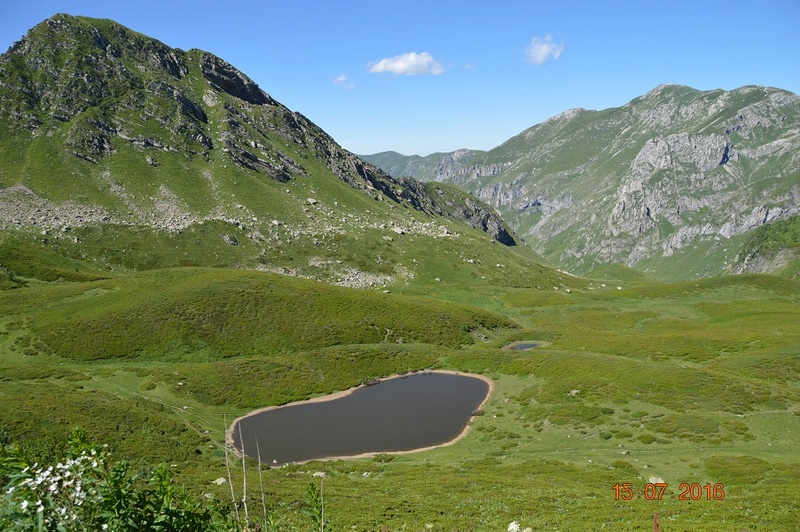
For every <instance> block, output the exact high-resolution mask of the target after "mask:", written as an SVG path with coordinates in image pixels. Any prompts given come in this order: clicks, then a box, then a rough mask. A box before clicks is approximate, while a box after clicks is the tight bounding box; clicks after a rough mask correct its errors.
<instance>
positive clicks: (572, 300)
mask: <svg viewBox="0 0 800 532" xmlns="http://www.w3.org/2000/svg"><path fill="white" fill-rule="evenodd" d="M67 30H69V31H67ZM64 32H66V33H64ZM60 35H61V36H62V37H59V36H60ZM63 35H66V37H63ZM60 38H61V39H63V40H59V39H60ZM37 43H38V44H37ZM77 51H82V53H84V52H85V53H88V56H83V55H80V54H78V53H77ZM11 52H12V53H9V54H5V55H4V56H3V57H2V59H1V60H0V80H2V84H1V85H0V108H2V110H3V112H2V114H0V121H2V124H0V126H2V127H0V134H1V135H2V139H0V140H2V142H0V163H2V164H0V172H2V173H1V174H0V179H1V180H2V181H0V184H1V186H2V187H3V188H2V189H0V222H2V230H1V231H0V429H3V430H5V431H7V434H10V435H11V437H12V438H13V440H14V441H15V442H19V443H21V444H23V445H25V446H27V447H28V448H33V449H34V451H35V454H36V456H41V457H45V458H46V459H49V458H52V453H53V449H57V443H54V439H58V438H61V437H63V436H64V435H66V434H67V433H68V432H69V430H70V429H71V428H72V427H74V426H81V427H83V428H84V429H86V431H87V432H88V434H89V436H90V437H91V438H92V439H94V440H96V441H98V442H100V443H105V444H108V445H109V447H110V449H111V450H112V452H113V453H114V455H115V456H116V457H117V458H119V459H127V460H130V461H132V462H133V463H134V469H135V470H138V469H147V468H150V467H152V466H153V465H154V464H156V463H159V462H163V463H166V464H168V465H169V469H170V470H171V471H173V472H174V473H175V475H176V477H177V480H178V482H180V483H181V484H182V485H183V486H186V488H187V489H188V490H189V491H190V492H192V493H194V494H196V495H197V497H198V498H201V497H202V499H201V500H203V501H204V503H203V504H208V502H206V499H207V498H211V499H213V500H214V501H220V502H222V503H225V502H226V501H227V503H228V504H230V502H231V486H230V485H225V484H224V483H223V484H222V485H220V484H218V483H216V482H215V481H216V480H217V479H219V478H221V477H222V478H227V476H228V473H227V467H226V466H227V465H229V464H230V462H227V461H226V452H225V447H224V445H225V440H224V431H225V429H226V428H227V427H228V425H229V424H230V422H231V421H232V420H233V419H235V418H236V417H238V416H241V415H243V414H245V413H247V412H248V411H251V410H253V409H256V408H260V407H264V406H269V405H277V404H284V403H286V402H290V401H296V400H303V399H307V398H310V397H315V396H319V395H322V394H328V393H331V392H335V391H340V390H344V389H347V388H350V387H351V386H355V385H358V384H359V383H363V382H365V381H369V380H372V379H375V378H382V377H386V376H389V375H394V374H398V373H405V372H408V371H413V370H419V369H429V368H440V369H448V370H455V371H464V372H475V373H480V374H483V375H485V376H487V377H489V378H491V379H492V380H493V381H494V383H495V389H494V392H493V394H492V395H491V397H490V398H489V401H488V402H487V404H486V405H485V407H484V408H483V415H478V416H475V417H474V418H473V419H472V421H471V422H470V423H471V430H470V432H469V434H468V435H467V436H466V438H464V439H463V440H461V441H460V442H458V443H457V444H455V445H452V446H449V447H443V448H439V449H435V450H429V451H424V452H421V453H416V454H408V455H400V456H385V455H383V456H377V457H374V458H363V459H354V460H335V461H328V462H312V463H309V464H303V465H291V466H287V467H285V468H280V469H265V470H264V471H263V472H259V471H258V464H257V463H253V462H252V461H245V462H243V463H242V464H239V463H238V461H237V463H236V465H235V467H234V471H233V472H232V480H233V488H234V490H235V491H236V494H237V495H236V497H237V498H238V497H241V496H242V495H243V493H242V492H243V489H242V488H243V485H244V482H243V480H244V479H245V478H246V480H247V482H246V485H247V486H248V487H249V490H248V491H247V499H248V505H249V507H250V509H251V517H253V516H254V515H255V514H257V513H260V509H261V507H260V505H261V501H262V499H261V490H260V489H259V488H260V486H261V485H262V484H261V483H262V481H263V487H264V488H263V492H264V497H265V500H266V501H267V502H266V504H267V506H268V508H269V510H270V511H271V512H272V513H273V515H274V516H275V517H277V518H278V519H281V523H280V524H281V526H282V527H283V529H289V530H304V529H306V528H305V527H306V525H307V521H305V518H304V516H303V515H302V511H303V509H305V508H306V503H305V502H304V501H303V492H304V490H305V489H306V487H307V486H308V484H309V482H315V483H319V482H320V480H319V479H318V477H317V476H314V475H315V473H316V472H325V474H326V476H325V480H324V496H325V499H324V500H325V515H326V522H327V523H328V526H330V527H331V528H334V527H335V528H337V529H338V528H341V529H349V528H354V529H359V530H381V529H383V528H384V527H385V528H386V529H389V530H403V529H406V530H428V529H432V530H481V531H482V530H504V529H507V528H508V526H509V523H511V522H512V521H517V522H518V523H520V525H521V527H522V528H525V527H530V528H531V529H561V530H586V529H591V530H595V529H602V528H604V527H606V528H611V529H614V530H641V529H649V528H651V526H652V520H653V514H654V512H658V513H659V514H660V516H661V522H662V523H663V524H669V526H671V527H677V528H681V529H687V530H712V531H713V530H730V529H731V528H735V529H742V528H747V529H770V530H788V529H791V527H793V526H794V524H795V521H796V514H797V510H798V509H797V500H796V497H794V487H795V486H796V485H797V482H798V480H800V463H798V458H797V452H796V438H795V435H796V434H797V432H798V431H800V415H798V411H799V410H798V405H800V394H798V389H797V382H799V381H800V357H799V355H798V354H799V353H800V335H798V330H797V326H796V324H797V323H798V320H800V310H799V309H800V304H799V303H800V288H799V287H798V284H797V282H796V281H794V280H790V279H782V278H778V277H771V276H764V275H739V276H732V277H717V278H709V279H703V280H699V281H691V282H683V283H674V284H664V283H658V282H654V281H652V280H650V279H649V278H648V277H647V276H644V275H641V274H640V273H637V272H636V271H634V270H631V269H630V268H629V267H628V266H620V265H616V266H608V267H603V268H599V269H598V270H595V272H594V273H593V275H594V276H596V278H594V279H586V278H579V277H575V276H571V275H568V274H566V273H563V272H560V271H558V270H555V269H552V268H550V267H548V266H546V265H544V264H542V262H541V261H540V260H538V258H537V256H536V255H535V254H534V253H533V252H531V251H530V250H529V249H528V248H527V247H526V246H506V245H503V244H501V243H500V240H499V239H498V238H497V237H499V236H500V235H501V234H500V232H499V229H500V226H498V225H497V220H496V219H495V218H492V217H491V216H490V215H488V214H487V213H486V212H485V211H483V210H482V208H481V206H480V204H479V203H477V202H475V200H474V199H472V198H470V197H468V196H466V195H464V194H459V193H458V192H457V191H455V190H454V187H453V186H452V185H442V184H435V183H426V184H422V183H419V182H416V181H406V180H391V179H389V178H388V177H387V176H384V175H383V174H381V173H380V172H378V171H377V170H374V169H373V168H372V167H371V166H369V165H367V164H365V163H360V162H359V161H358V159H356V158H354V157H352V156H351V155H349V154H347V153H346V152H344V151H343V150H341V149H340V148H338V147H337V146H336V145H335V143H333V142H332V141H331V140H330V139H329V138H328V137H327V136H326V135H324V134H322V132H319V131H318V129H315V126H313V124H311V123H310V122H308V121H307V120H306V119H304V118H303V117H302V116H301V115H299V114H297V113H292V112H290V111H288V110H287V109H285V108H284V107H282V106H280V105H279V104H277V102H273V101H272V100H271V99H270V98H269V97H268V96H267V95H266V94H265V93H263V92H261V91H260V90H256V89H255V88H254V85H253V84H252V82H251V81H250V80H249V79H248V78H246V76H244V75H243V74H241V73H239V72H238V71H236V70H235V69H233V67H230V66H229V65H227V64H226V63H224V62H222V60H220V59H218V58H214V57H213V56H210V54H205V53H204V52H200V51H188V52H182V51H179V50H174V49H170V48H168V47H166V46H165V45H163V44H161V43H157V42H155V41H152V40H149V39H147V38H146V37H144V36H141V35H138V34H136V33H134V32H131V31H130V30H127V29H125V28H122V27H121V26H119V25H117V24H115V23H113V22H111V21H95V20H91V19H82V18H75V17H66V16H58V17H54V18H53V19H51V20H50V21H47V22H45V23H43V24H42V25H40V26H37V27H36V28H34V30H32V32H31V33H30V34H29V36H28V37H27V38H26V40H25V41H24V42H22V43H19V44H17V45H15V46H14V47H12V51H11ZM29 52H30V53H29ZM37 57H38V58H39V59H37ZM87 57H88V58H91V59H87ZM91 64H95V65H99V66H96V67H90V65H91ZM23 73H24V75H23ZM70 73H73V74H72V75H71V74H70ZM15 76H16V77H15ZM45 80H46V81H45ZM69 94H82V95H83V96H82V97H81V98H69V97H68V95H69ZM578 115H580V113H578ZM203 117H205V119H204V118H203ZM564 118H566V117H564ZM578 118H580V117H579V116H577V117H576V119H578ZM580 119H581V120H584V121H586V120H588V118H587V117H583V118H580ZM589 122H591V121H589ZM589 122H585V123H584V125H585V124H586V123H589ZM562 125H563V124H562ZM548 127H553V128H554V130H553V131H551V134H552V135H555V134H556V132H555V130H556V129H558V127H561V126H558V127H557V124H555V123H554V124H550V125H549V126H548ZM575 127H577V125H576V126H575ZM581 127H583V126H581ZM574 148H576V149H577V148H578V146H575V147H574ZM504 149H508V150H512V151H513V149H516V148H514V146H513V145H510V146H506V148H504ZM520 149H522V148H520ZM476 156H477V155H476ZM486 156H487V157H488V154H487V155H486ZM487 164H488V165H489V166H485V167H481V168H483V169H484V170H487V171H488V169H491V168H494V169H495V170H496V169H498V168H500V166H502V165H503V164H505V163H504V162H503V161H502V160H497V161H489V162H488V163H487ZM553 164H554V165H555V164H556V163H555V162H554V163H553ZM492 165H500V166H492ZM476 168H477V167H476ZM495 175H496V176H499V175H500V174H497V173H496V174H495ZM454 215H458V217H459V219H456V218H454ZM464 219H466V220H467V221H468V223H467V224H465V223H464V222H463V220H464ZM767 228H770V229H769V230H768V229H767ZM772 230H775V231H777V232H768V231H772ZM493 231H494V232H496V234H494V235H491V234H490V233H491V232H493ZM795 233H796V231H795V227H794V225H793V222H792V219H789V221H787V222H780V223H779V224H773V225H766V226H763V228H762V229H760V230H759V231H757V232H754V233H752V234H753V235H759V236H757V237H756V236H753V238H752V240H749V241H747V242H745V248H744V249H747V250H751V251H752V253H749V254H748V256H769V254H770V253H771V250H773V249H775V248H776V247H777V248H781V249H783V248H785V247H788V246H791V245H792V243H794V242H796V238H795ZM745 236H746V235H739V238H744V237H745ZM743 260H744V259H743ZM259 270H261V271H259ZM277 273H285V274H291V276H290V275H277ZM323 281H325V282H323ZM336 284H339V285H343V286H334V285H336ZM353 286H359V287H362V288H377V287H380V289H355V288H351V287H353ZM386 292H390V293H386ZM521 341H531V342H535V343H537V344H538V347H536V348H535V349H531V350H528V351H519V350H513V349H508V348H507V347H508V346H509V345H511V344H514V343H517V342H521ZM0 435H3V437H5V436H6V433H0ZM242 465H244V466H246V472H245V471H244V470H243V469H242ZM659 480H663V481H664V482H665V483H667V484H668V489H667V490H666V491H665V493H664V497H663V499H662V500H658V501H656V500H647V499H646V498H645V497H639V498H636V497H634V498H633V499H632V500H629V501H626V500H619V499H617V498H615V491H614V488H613V487H614V485H624V484H625V483H630V484H631V486H632V488H634V489H635V490H636V493H637V494H642V495H644V494H645V492H644V489H645V487H644V486H645V484H647V483H648V482H657V481H659ZM682 484H687V485H688V486H692V485H694V484H697V485H698V486H700V487H701V488H700V489H701V498H700V500H681V498H680V495H681V493H682V492H685V491H686V490H685V489H684V488H681V485H682ZM707 485H708V486H711V490H710V491H709V493H710V496H709V497H706V491H704V489H705V488H704V486H707ZM717 485H719V486H721V487H722V488H721V489H722V491H720V490H719V489H718V488H716V486H717ZM3 493H6V492H5V491H3ZM690 499H691V497H690ZM5 508H6V507H5V506H2V505H0V511H5ZM254 509H255V510H254Z"/></svg>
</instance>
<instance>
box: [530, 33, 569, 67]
mask: <svg viewBox="0 0 800 532" xmlns="http://www.w3.org/2000/svg"><path fill="white" fill-rule="evenodd" d="M563 51H564V45H563V44H558V43H554V42H553V35H552V34H550V33H548V34H547V35H545V36H544V37H534V38H533V39H531V43H530V44H529V45H528V47H527V48H526V49H525V59H526V61H528V63H533V64H534V65H543V64H545V63H546V62H548V61H549V60H551V59H552V60H553V61H555V60H556V59H558V58H559V57H561V52H563Z"/></svg>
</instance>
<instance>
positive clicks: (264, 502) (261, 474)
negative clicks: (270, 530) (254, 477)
mask: <svg viewBox="0 0 800 532" xmlns="http://www.w3.org/2000/svg"><path fill="white" fill-rule="evenodd" d="M256 456H258V483H259V487H260V488H261V508H262V509H263V510H264V524H265V525H268V524H269V519H268V518H267V500H266V496H265V495H264V472H263V471H262V470H261V448H260V447H259V446H258V436H256Z"/></svg>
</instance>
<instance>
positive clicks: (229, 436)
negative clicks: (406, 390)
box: [225, 369, 495, 467]
mask: <svg viewBox="0 0 800 532" xmlns="http://www.w3.org/2000/svg"><path fill="white" fill-rule="evenodd" d="M431 373H442V374H448V375H458V376H461V377H472V378H475V379H480V380H482V381H483V382H485V383H486V384H487V385H488V387H489V389H488V390H487V391H486V397H484V399H483V401H481V403H480V404H479V405H478V408H477V409H476V411H479V410H481V409H482V408H483V406H484V405H485V404H486V402H487V401H488V400H489V397H491V395H492V392H494V388H495V384H494V381H493V380H492V379H490V378H488V377H485V376H484V375H478V374H476V373H465V372H461V371H452V370H439V369H437V370H420V371H412V372H409V373H403V374H397V375H391V376H389V377H384V378H382V379H380V380H379V381H378V382H377V383H375V384H360V385H358V386H353V387H352V388H348V389H347V390H342V391H340V392H336V393H333V394H329V395H321V396H319V397H313V398H311V399H303V400H301V401H294V402H291V403H286V404H283V405H278V406H266V407H263V408H259V409H257V410H253V411H251V412H248V413H247V414H245V415H243V416H239V417H237V418H236V419H234V420H233V422H231V424H230V426H229V427H228V428H227V429H226V431H225V445H226V446H228V447H230V448H231V449H232V450H233V453H234V454H235V455H236V456H237V457H239V458H241V457H242V454H243V453H242V451H240V450H239V449H238V448H237V447H236V444H235V443H234V441H233V433H234V430H235V428H236V425H237V424H238V423H239V422H240V421H242V420H243V419H245V418H248V417H250V416H254V415H257V414H261V413H263V412H269V411H271V410H277V409H279V408H288V407H290V406H296V405H301V404H312V403H324V402H328V401H335V400H336V399H341V398H342V397H346V396H348V395H350V394H352V393H353V392H355V391H356V390H359V389H362V388H366V387H368V386H375V385H377V384H380V383H381V382H385V381H389V380H393V379H403V378H407V377H411V376H414V375H428V374H431ZM472 417H474V416H472ZM470 427H471V425H470V423H469V422H468V423H467V424H466V425H465V426H464V430H462V431H461V433H459V434H458V436H456V437H455V438H454V439H452V440H449V441H446V442H443V443H439V444H436V445H430V446H427V447H420V448H417V449H409V450H404V451H375V452H367V453H361V454H355V455H347V456H328V457H323V458H312V459H310V460H303V461H297V462H291V463H293V464H304V463H307V462H313V461H320V462H323V461H331V460H346V459H352V458H369V457H371V456H376V455H379V454H388V455H399V454H410V453H419V452H422V451H429V450H432V449H437V448H439V447H447V446H449V445H453V444H455V443H457V442H459V441H461V440H462V439H464V438H465V437H466V436H467V434H468V433H469V430H470ZM261 463H262V464H264V463H266V462H261ZM267 465H268V466H270V467H275V466H273V465H272V464H267ZM282 465H288V464H282ZM278 467H280V466H278Z"/></svg>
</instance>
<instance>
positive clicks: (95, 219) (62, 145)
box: [0, 14, 534, 286]
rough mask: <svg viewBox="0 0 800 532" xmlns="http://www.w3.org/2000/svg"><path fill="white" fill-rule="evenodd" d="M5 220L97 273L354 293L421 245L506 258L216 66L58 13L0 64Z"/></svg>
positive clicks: (493, 235) (483, 214)
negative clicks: (174, 274)
mask: <svg viewBox="0 0 800 532" xmlns="http://www.w3.org/2000/svg"><path fill="white" fill-rule="evenodd" d="M0 207H2V208H0V230H3V231H6V232H7V233H8V234H12V233H13V235H15V238H22V237H23V236H24V237H25V238H28V240H31V238H34V239H36V240H37V242H38V243H39V244H42V243H44V244H46V245H47V246H49V247H50V249H51V251H54V252H57V253H60V254H61V255H65V256H68V257H71V258H72V259H76V260H84V261H89V262H91V263H95V264H97V265H99V266H100V267H103V268H111V269H119V268H122V269H149V268H156V267H164V266H186V265H189V266H191V265H195V266H233V267H242V268H260V269H267V270H273V271H279V272H282V273H289V274H293V275H298V276H304V277H311V278H316V279H320V280H325V281H328V282H333V283H341V284H345V285H348V286H375V285H382V284H386V283H387V282H393V281H402V280H407V279H409V278H412V277H413V276H415V275H416V274H417V270H420V268H422V267H421V266H419V265H418V264H416V263H415V262H414V261H412V256H413V257H416V256H417V255H420V257H419V259H420V262H424V260H423V259H424V255H426V252H427V250H428V249H429V247H430V245H431V242H441V241H444V240H451V241H458V246H455V245H454V247H463V248H464V249H471V247H473V246H478V247H481V248H483V247H486V246H485V245H486V236H487V235H488V236H489V237H490V239H491V240H493V241H495V242H499V243H502V244H506V245H509V246H513V245H514V244H516V241H515V238H514V236H513V235H512V233H511V232H510V230H509V229H508V228H507V227H506V225H505V223H504V222H503V220H502V219H501V218H500V217H499V216H498V214H497V213H496V212H495V211H494V209H493V208H490V207H487V206H486V205H485V204H483V203H482V202H480V201H479V200H477V199H476V198H474V197H471V196H469V195H468V194H465V193H464V192H462V191H461V190H460V189H459V188H457V187H454V186H448V185H441V184H425V183H421V182H418V181H415V180H413V179H406V178H403V179H394V178H392V177H390V176H389V175H388V174H386V173H384V172H383V171H382V170H380V169H378V168H377V167H375V166H373V165H371V164H369V163H366V162H364V161H362V160H361V159H359V158H358V157H356V156H355V155H353V154H352V153H350V152H348V151H346V150H344V149H342V148H341V147H340V146H339V145H338V144H337V143H336V142H335V141H334V140H333V139H332V138H331V137H330V136H329V135H327V134H326V133H325V132H324V131H322V130H321V129H320V128H319V127H317V126H316V125H315V124H314V123H313V122H311V121H310V120H308V119H307V118H306V117H304V116H303V115H302V114H300V113H298V112H294V111H291V110H289V109H287V108H286V107H285V106H284V105H282V104H280V103H279V102H277V101H276V100H274V99H273V98H272V97H271V96H269V94H267V93H266V92H264V91H263V90H261V89H260V88H259V87H258V85H256V83H255V82H253V81H252V80H251V79H250V78H249V77H247V76H246V75H245V74H243V73H242V72H240V71H239V70H237V69H236V68H235V67H233V66H232V65H230V64H229V63H228V62H226V61H224V60H223V59H220V58H219V57H216V56H215V55H213V54H211V53H208V52H204V51H201V50H196V49H192V50H189V51H183V50H180V49H176V48H171V47H169V46H167V45H165V44H163V43H161V42H159V41H157V40H155V39H152V38H149V37H146V36H144V35H141V34H139V33H136V32H134V31H132V30H130V29H128V28H125V27H123V26H121V25H120V24H117V23H116V22H113V21H110V20H99V19H91V18H85V17H74V16H70V15H63V14H62V15H56V16H54V17H52V18H50V19H48V20H46V21H44V22H42V23H41V24H39V25H37V26H36V27H34V28H32V29H31V30H30V31H29V32H28V33H27V35H25V37H23V38H22V39H21V40H20V41H19V42H17V43H15V44H13V45H12V46H11V47H10V49H9V50H8V51H7V52H6V53H4V54H3V55H2V56H1V57H0ZM15 245H16V244H15ZM502 247H503V246H501V248H502ZM499 249H500V248H497V251H491V252H490V253H489V254H490V255H491V254H495V253H501V252H500V251H499ZM406 253H409V255H408V256H406V257H403V255H404V254H406ZM522 253H523V254H524V253H526V252H525V251H524V250H523V251H522ZM501 254H502V253H501ZM528 255H529V256H530V257H534V255H533V254H528ZM487 260H489V261H495V262H501V260H500V259H497V260H495V259H487ZM525 260H527V259H525ZM462 262H463V261H462ZM471 264H474V263H471ZM4 266H5V265H4ZM19 267H22V268H23V269H24V266H19ZM470 267H471V266H470ZM421 272H422V270H420V273H421Z"/></svg>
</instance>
